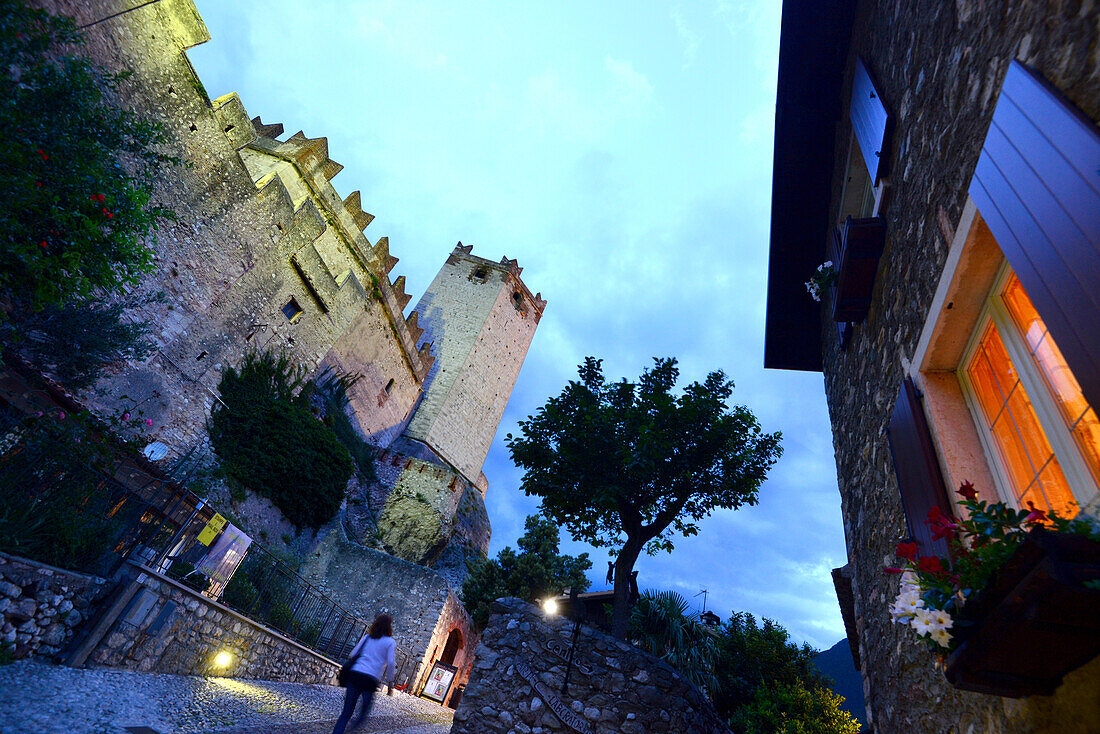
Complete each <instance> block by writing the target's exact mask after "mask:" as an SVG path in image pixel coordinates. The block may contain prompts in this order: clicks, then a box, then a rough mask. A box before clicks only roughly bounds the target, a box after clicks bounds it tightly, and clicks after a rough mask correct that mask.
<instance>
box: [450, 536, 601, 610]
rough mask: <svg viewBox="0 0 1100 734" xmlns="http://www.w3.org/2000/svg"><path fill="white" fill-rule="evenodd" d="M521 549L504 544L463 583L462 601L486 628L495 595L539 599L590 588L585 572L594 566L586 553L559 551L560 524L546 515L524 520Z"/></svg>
mask: <svg viewBox="0 0 1100 734" xmlns="http://www.w3.org/2000/svg"><path fill="white" fill-rule="evenodd" d="M524 528H525V530H526V532H524V534H523V537H521V538H520V539H519V541H518V542H517V545H519V552H518V553H517V552H515V551H513V550H512V549H511V548H505V549H504V550H502V551H501V552H500V553H499V554H497V557H496V560H486V561H483V562H482V563H480V564H479V565H477V566H476V567H475V568H473V569H472V571H471V573H470V575H469V576H468V577H467V578H466V581H465V582H464V583H463V584H462V602H463V604H464V605H465V606H466V609H467V610H469V612H470V614H471V616H473V618H474V625H475V626H476V627H477V628H478V629H483V628H484V627H485V625H486V624H488V622H489V609H490V607H491V606H492V603H493V600H494V599H499V598H501V597H505V596H514V597H518V598H520V599H524V600H526V601H529V602H531V603H538V602H539V601H541V600H543V599H545V598H546V597H548V596H557V595H558V594H560V593H561V592H562V591H563V590H565V589H576V590H577V591H578V592H581V591H585V590H586V589H587V588H588V584H589V581H588V578H587V577H586V576H585V575H584V572H585V571H587V570H588V569H590V568H592V562H591V561H589V560H588V554H587V553H581V554H580V555H579V556H576V557H574V556H563V555H560V554H559V553H558V527H557V525H555V524H554V523H553V522H551V521H550V520H548V519H547V518H545V517H540V516H538V515H531V516H530V517H528V518H527V522H526V523H524Z"/></svg>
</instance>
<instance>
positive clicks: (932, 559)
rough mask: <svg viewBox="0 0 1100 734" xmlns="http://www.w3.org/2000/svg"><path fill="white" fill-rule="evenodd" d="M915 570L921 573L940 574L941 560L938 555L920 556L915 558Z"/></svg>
mask: <svg viewBox="0 0 1100 734" xmlns="http://www.w3.org/2000/svg"><path fill="white" fill-rule="evenodd" d="M917 570H918V571H920V572H921V573H930V574H941V573H943V562H942V561H940V559H939V556H921V557H920V558H919V559H918V560H917Z"/></svg>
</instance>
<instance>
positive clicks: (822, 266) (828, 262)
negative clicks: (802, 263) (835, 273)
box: [817, 260, 833, 273]
mask: <svg viewBox="0 0 1100 734" xmlns="http://www.w3.org/2000/svg"><path fill="white" fill-rule="evenodd" d="M831 267H833V261H832V260H826V261H825V262H823V263H821V264H820V265H818V266H817V272H819V273H824V272H825V271H826V270H828V269H829V268H831Z"/></svg>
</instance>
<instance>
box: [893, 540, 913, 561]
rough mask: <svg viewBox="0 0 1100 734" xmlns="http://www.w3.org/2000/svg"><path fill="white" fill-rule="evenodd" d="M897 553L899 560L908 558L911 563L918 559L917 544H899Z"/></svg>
mask: <svg viewBox="0 0 1100 734" xmlns="http://www.w3.org/2000/svg"><path fill="white" fill-rule="evenodd" d="M895 552H896V553H897V555H898V558H907V559H908V560H910V561H915V560H916V559H917V544H916V543H898V546H897V548H896V549H895Z"/></svg>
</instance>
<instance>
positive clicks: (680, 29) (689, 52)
mask: <svg viewBox="0 0 1100 734" xmlns="http://www.w3.org/2000/svg"><path fill="white" fill-rule="evenodd" d="M669 15H670V16H671V17H672V24H673V25H674V26H676V35H677V36H679V37H680V40H681V41H682V42H683V44H684V66H683V68H685V69H686V68H688V67H689V66H691V65H692V63H693V62H694V61H695V57H696V56H697V55H698V54H699V36H697V35H696V34H695V32H694V31H693V30H691V28H690V27H689V26H688V24H687V20H685V19H684V13H683V10H682V9H681V8H680V6H679V5H677V6H675V7H673V8H672V12H671V13H669Z"/></svg>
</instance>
